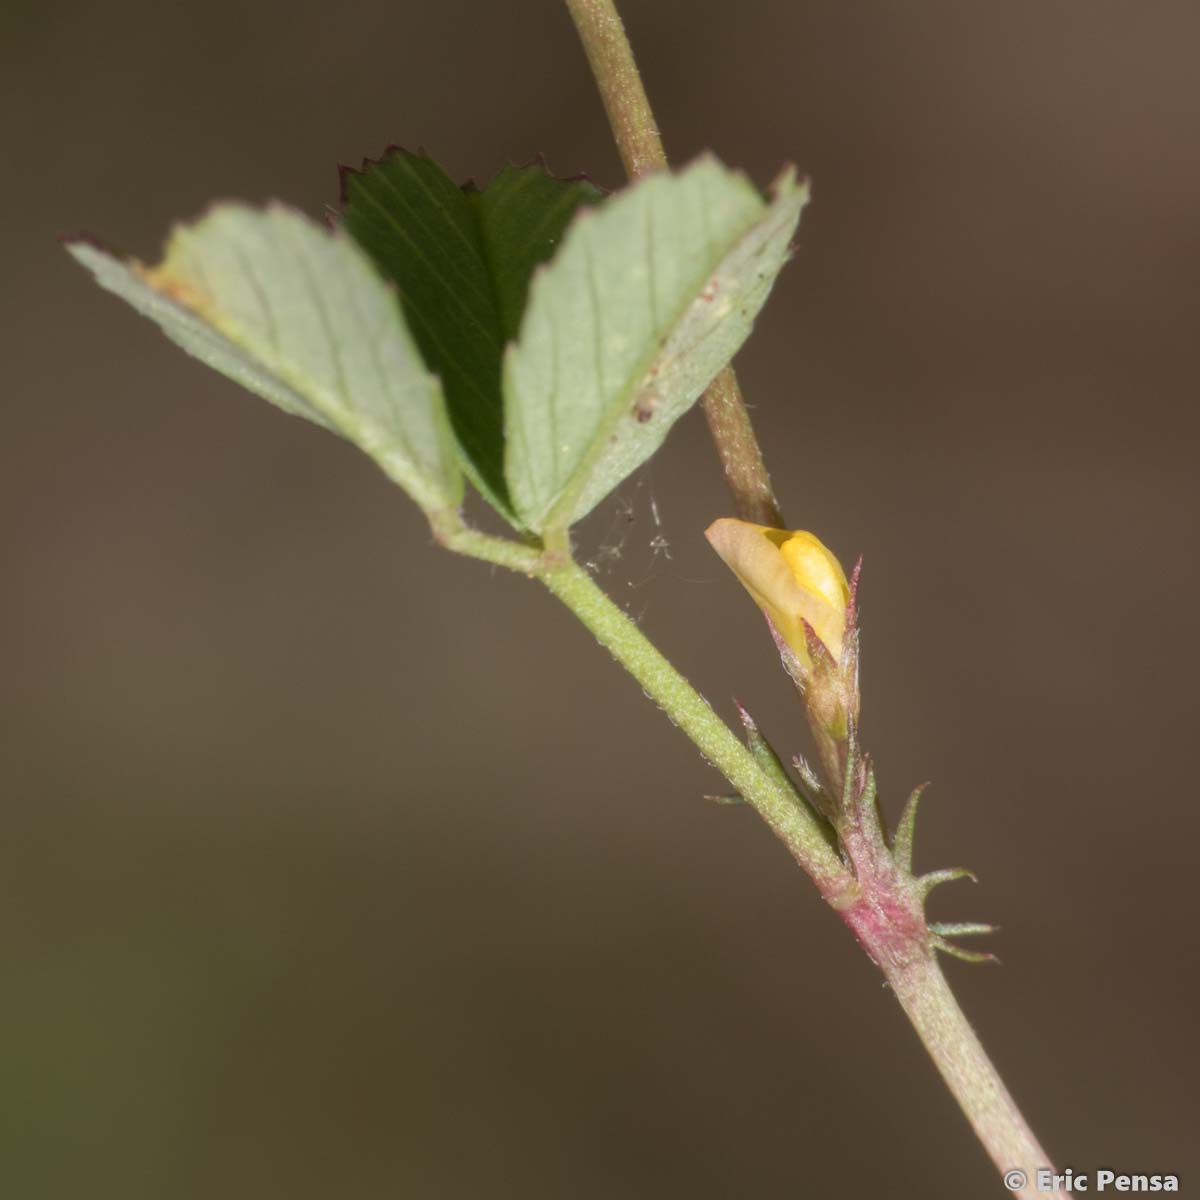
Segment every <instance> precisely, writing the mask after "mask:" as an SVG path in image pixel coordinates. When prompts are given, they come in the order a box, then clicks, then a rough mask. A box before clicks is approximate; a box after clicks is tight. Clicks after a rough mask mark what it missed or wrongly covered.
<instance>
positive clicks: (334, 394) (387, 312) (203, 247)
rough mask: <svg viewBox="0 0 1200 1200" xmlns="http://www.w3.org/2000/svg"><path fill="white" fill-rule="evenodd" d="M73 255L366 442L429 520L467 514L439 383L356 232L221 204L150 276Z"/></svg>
mask: <svg viewBox="0 0 1200 1200" xmlns="http://www.w3.org/2000/svg"><path fill="white" fill-rule="evenodd" d="M67 249H68V250H69V251H70V252H71V253H72V254H73V255H74V256H75V257H76V258H77V259H78V260H79V261H80V262H81V263H82V264H83V265H84V266H85V267H87V268H88V270H90V271H91V272H92V274H93V275H94V276H95V277H96V281H97V282H98V283H99V284H100V285H101V287H104V288H106V289H107V290H108V291H110V292H114V293H116V295H118V296H120V297H121V298H122V299H123V300H126V301H127V302H128V303H129V304H131V305H132V306H133V307H134V308H136V309H137V310H138V311H139V312H140V313H142V314H143V315H144V316H147V317H149V318H150V319H151V320H153V321H155V322H156V323H157V324H158V325H159V326H160V327H161V328H162V330H163V332H164V333H166V335H167V336H168V337H169V338H171V340H172V341H174V342H177V343H178V344H179V345H180V346H182V347H183V348H184V349H185V350H186V351H187V352H188V353H189V354H193V355H195V357H197V358H199V359H200V360H201V361H203V362H205V363H207V364H208V365H209V366H211V367H213V368H214V369H216V370H217V371H220V372H221V373H222V374H223V375H228V376H229V377H230V378H231V379H234V380H236V381H237V382H238V383H240V384H242V385H243V386H244V387H246V388H249V389H250V391H252V392H255V393H257V394H258V395H260V396H262V397H263V398H264V399H267V400H270V401H271V402H272V403H273V404H276V405H278V406H279V407H280V408H282V409H283V410H284V411H286V412H289V413H293V414H295V415H297V416H302V417H307V418H308V419H309V420H310V421H315V422H316V423H317V424H318V425H322V426H324V427H325V428H326V429H330V430H333V431H334V432H336V433H340V434H341V435H342V436H343V437H346V438H348V439H349V440H350V441H352V442H354V443H356V444H357V445H358V446H360V447H361V448H362V449H363V450H365V451H366V452H367V453H368V454H369V455H371V457H372V458H374V459H375V460H376V461H377V462H378V463H379V465H380V466H381V467H383V469H384V470H385V471H386V472H387V473H388V474H389V475H390V476H391V477H392V478H393V479H394V480H395V481H396V482H397V483H399V484H400V486H401V487H403V488H404V489H405V490H406V491H407V492H408V493H409V495H410V496H412V498H413V499H414V500H415V501H416V502H417V503H418V504H419V505H421V507H422V508H424V509H426V510H427V511H436V510H439V509H446V508H453V507H456V506H457V505H458V503H459V502H460V500H461V498H462V476H461V472H460V471H459V467H458V464H457V461H456V457H455V452H454V446H453V438H452V435H451V433H450V429H449V423H448V421H447V418H446V412H445V405H444V403H443V400H442V395H441V388H440V385H439V384H438V381H437V379H436V378H435V377H434V376H432V375H431V374H430V373H429V371H428V370H427V369H426V367H425V364H424V363H423V362H422V361H421V357H420V354H419V353H418V351H417V348H416V346H415V344H414V343H413V340H412V337H411V336H410V335H409V332H408V330H407V328H406V327H405V324H404V317H403V314H402V313H401V311H400V305H399V303H398V302H397V299H396V297H395V295H394V293H393V291H392V289H391V288H390V287H389V286H388V285H387V283H385V282H384V280H383V279H381V278H380V276H379V274H378V273H377V272H376V270H375V268H374V267H373V266H372V264H371V262H370V260H369V259H368V257H367V256H366V255H365V254H364V253H363V252H362V251H361V250H360V249H359V248H358V247H357V246H356V245H355V244H354V242H353V241H352V240H351V239H350V238H349V237H348V236H347V235H346V234H344V233H341V232H338V231H333V232H330V231H329V230H327V229H325V228H323V227H322V226H320V225H318V224H317V223H316V222H315V221H311V220H309V219H308V218H307V217H305V216H303V215H302V214H301V213H299V212H296V211H294V210H292V209H289V208H285V207H283V206H282V205H271V206H269V207H267V208H266V209H265V210H260V209H255V208H251V207H249V206H247V205H242V204H223V205H219V206H217V207H216V208H214V209H212V210H211V211H210V212H209V213H208V214H207V215H206V216H204V217H202V218H201V219H200V220H199V221H197V222H195V223H194V224H191V225H183V226H179V227H177V228H176V229H175V231H174V232H173V234H172V235H171V238H170V240H169V242H168V244H167V249H166V256H165V257H164V259H163V261H162V263H161V265H159V266H157V267H154V268H146V267H144V266H142V265H141V264H140V263H137V262H136V261H132V260H125V259H121V258H118V257H116V256H115V255H113V254H111V253H109V252H108V251H106V250H103V249H101V248H100V247H98V246H96V245H94V244H93V243H91V242H88V241H82V240H80V241H74V242H70V243H68V246H67Z"/></svg>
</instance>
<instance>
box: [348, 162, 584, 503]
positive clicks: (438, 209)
mask: <svg viewBox="0 0 1200 1200" xmlns="http://www.w3.org/2000/svg"><path fill="white" fill-rule="evenodd" d="M342 188H343V197H344V217H343V223H344V225H345V228H346V230H347V231H348V232H349V233H350V234H351V236H353V237H354V239H355V240H356V241H357V242H358V244H359V245H360V246H362V248H363V249H364V250H366V251H367V253H368V254H369V255H370V256H371V258H372V259H373V260H374V262H375V264H376V265H377V266H378V267H379V269H380V270H381V271H382V272H383V273H384V274H385V275H386V276H387V278H389V279H390V280H391V281H392V282H393V283H394V284H395V285H396V288H397V290H398V291H399V294H400V299H401V303H402V304H403V306H404V311H405V315H406V316H407V318H408V322H409V325H410V327H411V329H412V331H413V336H414V337H415V338H416V341H417V344H418V345H419V346H420V348H421V353H422V355H423V356H424V358H425V361H426V362H427V363H428V364H429V367H430V369H431V370H433V371H435V372H436V373H437V374H438V376H439V377H440V378H441V380H442V385H443V387H444V388H445V392H446V403H447V406H448V408H449V411H450V419H451V422H452V424H453V427H454V432H455V435H456V436H457V438H458V442H459V446H460V447H461V450H462V455H463V465H464V466H465V467H466V470H467V472H468V474H469V475H470V476H471V478H472V480H473V482H474V483H475V484H476V486H477V487H478V488H479V490H480V491H481V492H482V493H483V495H484V496H485V497H486V498H487V499H488V501H489V502H490V503H491V504H492V505H493V506H494V507H495V508H496V509H497V510H499V511H500V512H501V513H502V514H503V515H504V516H505V517H506V518H507V519H508V520H510V521H512V522H513V523H514V524H517V525H520V520H519V518H518V517H517V515H516V514H515V513H514V512H513V508H512V504H511V501H510V500H509V495H508V487H507V485H506V483H505V478H504V417H503V400H502V396H501V388H500V376H501V361H502V358H503V354H504V347H505V345H506V344H507V343H508V342H509V341H511V340H512V339H513V338H515V337H516V335H517V329H518V327H519V325H520V321H521V314H522V313H523V311H524V309H525V299H526V294H527V292H528V289H529V278H530V275H531V274H532V273H533V270H534V268H535V267H536V266H537V265H538V264H539V263H542V262H544V261H545V260H546V259H548V258H549V257H550V255H551V254H552V253H553V252H554V249H555V247H556V246H557V244H558V241H559V239H560V238H561V236H562V233H563V230H564V229H565V228H566V226H567V223H568V222H569V221H570V219H571V217H572V215H573V214H574V213H575V210H576V209H577V208H578V207H579V206H580V205H583V204H591V203H594V202H595V201H597V200H598V199H599V198H600V193H599V191H598V190H597V189H596V188H594V187H593V186H592V185H591V184H590V183H587V182H584V181H580V180H573V181H572V180H560V179H555V178H554V177H553V176H552V175H550V174H548V173H547V172H546V170H545V169H544V168H542V167H541V166H537V165H531V166H525V167H506V168H505V169H504V170H503V171H501V172H500V173H499V174H498V175H497V176H496V177H495V179H493V180H492V181H491V183H489V184H488V186H487V187H486V188H485V189H484V190H483V191H482V192H480V191H478V190H477V189H475V188H473V187H466V188H461V187H459V186H458V185H457V184H455V183H454V182H453V180H451V179H450V177H449V176H448V175H447V174H446V173H445V171H443V170H442V168H441V167H439V166H438V165H437V163H435V162H434V161H433V160H432V159H431V158H429V157H428V156H427V155H424V154H410V153H409V152H407V151H405V150H399V149H395V150H391V151H389V152H388V153H387V154H386V155H385V156H384V157H383V159H382V160H380V161H379V162H376V163H368V164H367V165H366V166H364V168H363V169H362V171H344V172H343V175H342Z"/></svg>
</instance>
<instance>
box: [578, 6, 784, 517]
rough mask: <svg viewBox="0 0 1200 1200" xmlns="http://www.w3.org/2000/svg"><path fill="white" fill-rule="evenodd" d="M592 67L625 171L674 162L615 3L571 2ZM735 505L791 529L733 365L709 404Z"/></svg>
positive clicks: (636, 172)
mask: <svg viewBox="0 0 1200 1200" xmlns="http://www.w3.org/2000/svg"><path fill="white" fill-rule="evenodd" d="M566 5H567V9H568V10H569V11H570V14H571V19H572V20H573V21H574V22H575V28H576V29H577V30H578V31H579V40H580V41H581V42H582V43H583V49H584V53H585V54H586V55H587V60H588V63H589V64H590V66H591V68H592V75H593V76H594V77H595V80H596V87H597V88H598V90H599V92H600V99H601V100H602V101H603V103H604V111H605V112H606V113H607V114H608V123H609V125H610V126H611V127H612V132H613V137H614V139H615V140H616V143H617V150H618V151H619V152H620V155H621V162H622V163H624V165H625V172H626V174H627V175H628V176H629V178H630V179H637V178H638V177H639V176H640V175H645V174H646V173H647V172H648V171H660V170H662V169H663V168H664V167H666V165H667V155H666V151H665V150H664V149H663V144H662V138H661V137H660V136H659V133H658V126H657V125H656V124H655V122H654V113H653V112H652V111H651V108H650V101H649V100H648V99H647V98H646V89H645V88H644V87H643V86H642V77H641V75H640V73H639V72H638V69H637V63H636V62H634V59H633V49H632V47H631V46H630V45H629V39H628V38H627V37H626V36H625V26H624V25H623V24H622V23H621V17H620V14H619V13H618V12H617V8H616V5H615V4H614V3H613V0H566ZM701 403H702V407H703V409H704V417H705V419H706V420H707V422H708V431H709V433H710V435H711V436H712V440H713V444H714V445H715V446H716V448H717V455H718V456H719V457H720V460H721V469H722V470H723V471H724V473H725V482H726V483H727V484H728V486H729V490H730V492H731V493H732V495H733V503H734V508H735V509H736V511H737V515H738V516H739V517H741V518H742V520H743V521H753V522H754V523H755V524H757V525H772V526H775V527H782V526H783V523H784V522H783V514H782V513H781V512H780V511H779V505H778V503H777V502H776V500H775V492H774V489H773V488H772V487H771V477H770V475H769V474H768V473H767V465H766V463H765V462H764V461H763V456H762V450H761V449H760V447H759V444H758V439H757V438H756V437H755V436H754V427H753V425H752V424H751V423H750V414H749V412H747V410H746V404H745V401H744V400H743V399H742V392H741V389H740V388H739V387H738V381H737V376H736V375H735V374H734V372H733V368H732V367H726V368H725V369H724V370H723V371H722V372H721V373H720V374H719V375H718V376H717V377H716V378H715V379H714V380H713V381H712V383H711V384H709V386H708V390H707V391H706V392H705V393H704V399H703V401H702V402H701Z"/></svg>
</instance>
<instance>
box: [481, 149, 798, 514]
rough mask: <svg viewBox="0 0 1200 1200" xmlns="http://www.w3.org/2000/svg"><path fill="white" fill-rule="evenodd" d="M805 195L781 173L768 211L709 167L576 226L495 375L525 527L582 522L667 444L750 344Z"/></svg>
mask: <svg viewBox="0 0 1200 1200" xmlns="http://www.w3.org/2000/svg"><path fill="white" fill-rule="evenodd" d="M807 198H808V191H807V188H806V187H805V186H804V185H803V184H798V183H797V182H796V180H795V176H794V173H792V172H791V171H789V172H787V173H786V174H784V175H783V176H782V177H781V178H780V180H779V181H778V182H777V184H776V186H775V195H774V199H773V200H772V202H771V203H770V204H769V205H768V204H766V203H765V202H764V201H763V200H762V198H761V197H760V196H759V194H758V193H757V191H756V190H755V189H754V187H753V186H752V185H751V184H750V182H749V181H748V180H747V179H746V178H745V177H744V176H742V175H740V174H736V173H734V172H732V171H729V170H728V169H727V168H725V167H723V166H722V165H721V164H720V163H718V162H717V161H716V160H715V159H714V158H712V157H711V156H704V157H702V158H700V159H698V160H697V161H696V162H695V163H693V164H692V165H691V166H689V167H688V168H686V169H685V170H683V171H682V172H680V173H678V174H665V173H664V174H659V175H652V176H649V177H647V178H645V179H643V180H641V181H640V182H638V183H636V184H634V185H633V186H632V187H630V188H628V189H627V190H626V191H624V192H622V193H621V194H619V195H618V196H616V197H614V198H613V199H612V200H610V201H608V202H607V203H606V204H604V205H603V206H602V207H601V208H600V209H599V210H597V211H595V212H588V213H582V214H580V216H579V218H578V219H577V220H576V222H575V223H574V224H573V225H572V227H571V228H570V230H569V231H568V233H567V236H566V237H565V239H564V241H563V246H562V249H561V250H560V251H559V253H558V254H557V255H556V257H555V258H554V260H553V261H552V262H551V263H550V264H549V266H547V267H545V268H543V269H542V270H540V271H539V272H537V274H536V276H535V278H534V282H533V286H532V288H531V291H530V299H529V306H528V309H527V311H526V313H525V317H524V320H523V321H522V324H521V330H520V338H519V340H518V342H517V343H516V344H515V345H514V346H511V347H510V348H509V350H508V352H507V355H506V358H505V363H504V395H505V430H506V444H507V457H506V464H505V469H506V475H507V479H508V488H509V494H510V495H511V497H512V502H513V505H514V507H515V508H516V511H517V515H518V516H519V517H520V518H521V520H522V521H523V522H524V523H525V524H526V525H527V526H528V527H529V528H531V529H534V530H536V531H538V532H544V531H546V530H551V529H561V528H565V527H567V526H569V525H571V524H572V523H574V522H575V521H577V520H579V518H581V517H582V516H584V515H585V514H586V513H588V512H589V511H590V510H591V509H592V508H593V507H594V506H595V505H596V504H597V503H598V502H599V501H600V500H602V499H603V498H604V496H606V495H607V494H608V493H609V492H610V491H611V490H612V489H613V488H614V487H616V486H617V484H619V483H620V482H621V481H622V480H623V479H624V478H625V477H626V476H628V475H629V474H630V473H631V472H633V471H634V470H635V469H636V468H637V467H639V466H640V465H641V464H642V463H643V462H645V461H646V459H647V458H649V457H650V455H651V454H653V453H654V451H655V450H656V449H657V448H658V447H659V446H660V445H661V444H662V441H663V439H664V438H665V437H666V435H667V432H668V430H669V429H670V427H671V426H672V425H673V424H674V423H675V421H676V420H678V418H679V417H680V416H682V415H683V413H684V412H686V411H687V409H688V408H690V407H691V405H692V404H693V403H694V402H695V400H696V399H697V398H698V397H699V395H700V393H701V392H702V391H703V390H704V388H705V387H706V386H707V385H708V383H709V382H710V381H711V380H712V378H713V376H714V375H716V373H717V372H718V371H719V370H720V369H721V368H722V367H723V366H724V365H725V364H726V363H727V362H728V361H729V360H730V359H731V358H732V357H733V355H734V353H735V352H736V351H737V349H738V347H739V346H740V345H741V344H742V342H743V341H745V339H746V337H747V336H748V334H749V333H750V328H751V325H752V323H753V321H754V318H755V316H756V315H757V314H758V310H759V309H760V308H761V307H762V305H763V302H764V301H765V300H766V297H767V293H768V292H769V291H770V289H771V285H772V284H773V283H774V280H775V276H776V275H777V274H778V272H779V270H780V268H781V267H782V266H783V263H784V262H785V261H786V259H787V255H788V245H789V242H790V240H791V237H792V234H793V232H794V231H795V228H796V224H797V222H798V221H799V219H800V211H801V209H802V208H803V207H804V204H805V202H806V201H807Z"/></svg>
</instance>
